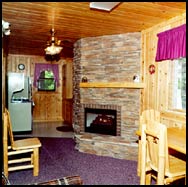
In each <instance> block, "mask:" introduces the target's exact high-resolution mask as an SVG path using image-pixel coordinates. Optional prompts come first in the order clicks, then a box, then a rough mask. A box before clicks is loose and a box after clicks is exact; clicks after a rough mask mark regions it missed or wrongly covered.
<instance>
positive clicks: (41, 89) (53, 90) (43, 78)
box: [37, 70, 56, 92]
mask: <svg viewBox="0 0 188 187" xmlns="http://www.w3.org/2000/svg"><path fill="white" fill-rule="evenodd" d="M46 71H50V72H51V73H52V74H53V77H51V78H49V77H48V78H47V77H45V72H46ZM42 73H44V75H42ZM45 80H53V81H54V83H53V86H54V89H48V88H46V87H43V88H41V87H39V82H40V81H45ZM37 90H38V91H45V92H46V91H49V92H55V91H56V80H55V77H54V73H53V71H52V70H43V71H41V72H40V76H39V78H38V80H37Z"/></svg>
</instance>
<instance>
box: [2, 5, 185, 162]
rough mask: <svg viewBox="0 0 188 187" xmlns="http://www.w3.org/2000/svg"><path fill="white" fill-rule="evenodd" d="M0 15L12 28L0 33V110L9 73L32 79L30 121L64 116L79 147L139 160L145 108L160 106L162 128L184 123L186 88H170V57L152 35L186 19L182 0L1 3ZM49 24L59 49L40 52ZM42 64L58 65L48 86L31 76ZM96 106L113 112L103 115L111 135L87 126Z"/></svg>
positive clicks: (49, 35) (96, 111) (172, 78)
mask: <svg viewBox="0 0 188 187" xmlns="http://www.w3.org/2000/svg"><path fill="white" fill-rule="evenodd" d="M2 19H3V20H4V21H5V22H8V23H10V31H11V32H10V33H9V34H7V33H6V32H4V33H3V35H2V112H3V111H4V109H5V107H7V99H8V95H7V91H6V90H7V87H8V86H7V84H6V77H7V75H8V73H9V72H13V73H23V74H24V75H26V76H29V77H30V79H31V86H32V101H33V103H34V107H32V108H33V109H32V110H33V111H32V120H33V121H34V122H49V121H68V122H69V123H70V124H71V125H72V126H73V128H74V134H75V140H76V142H77V147H78V149H79V150H80V151H83V152H90V153H95V154H103V155H110V156H112V157H117V158H124V159H130V160H137V159H138V158H137V157H138V143H137V140H138V136H137V135H136V134H135V131H136V130H137V129H138V127H139V116H140V114H141V113H142V111H144V110H147V109H154V110H158V111H160V113H161V121H162V122H163V123H165V124H166V125H167V126H181V125H184V126H185V125H186V110H185V106H186V94H185V92H183V90H185V87H184V88H183V86H182V87H181V88H180V93H176V92H177V89H175V90H174V89H173V88H174V87H173V86H174V84H175V82H177V81H176V80H177V77H175V74H176V73H174V71H173V69H176V68H175V65H174V64H175V63H173V62H174V61H175V60H171V59H165V60H160V61H156V53H157V45H158V34H159V33H162V32H164V31H168V30H171V29H174V28H176V27H179V26H182V25H184V24H186V2H121V3H119V4H117V5H116V6H115V7H114V8H112V9H111V10H110V11H106V10H101V9H96V8H91V7H90V3H89V2H68V3H67V2H2ZM52 29H54V30H55V39H54V40H55V41H54V43H55V44H56V43H58V41H57V42H56V40H59V41H60V42H59V43H58V46H59V47H62V50H61V52H60V53H59V54H57V55H54V54H50V55H49V54H47V52H46V53H45V49H46V47H47V46H49V43H53V36H52V35H53V33H51V32H50V31H51V30H52ZM49 41H50V42H49ZM176 60H178V61H181V62H183V64H185V61H186V58H185V57H184V58H178V59H176ZM20 64H21V66H20ZM41 64H42V65H44V66H46V70H49V68H50V67H51V66H54V67H57V68H58V71H57V72H58V73H57V74H56V78H58V80H56V87H55V90H54V91H43V90H40V89H39V88H38V84H37V83H36V82H35V81H36V78H37V75H36V72H37V70H36V68H37V67H38V68H39V67H41V66H40V65H41ZM48 65H49V66H48ZM22 67H24V68H22ZM42 67H43V66H42ZM182 69H184V70H185V68H183V65H182ZM181 73H182V74H183V73H184V75H183V76H185V73H186V72H184V71H182V72H181ZM135 76H137V77H138V79H136V80H133V79H134V77H135ZM38 77H39V76H38ZM35 83H36V84H35ZM184 83H185V80H184ZM176 94H179V96H177V95H176ZM177 98H178V99H177ZM176 99H177V100H178V101H177V102H176V101H175V100H176ZM174 103H175V104H174ZM177 103H178V104H177ZM100 110H105V112H107V111H111V110H115V111H116V113H115V114H114V113H113V112H110V118H108V119H103V120H104V121H105V120H107V121H111V120H112V118H113V119H116V129H115V131H114V133H113V134H110V135H107V136H103V135H101V134H100V133H92V132H90V131H89V132H86V131H85V129H88V130H91V128H89V127H88V126H87V125H88V121H87V120H90V119H89V118H93V116H94V117H96V114H97V115H99V114H100ZM97 117H98V116H97ZM97 117H96V119H95V122H96V121H97ZM86 118H88V119H86ZM93 119H94V118H93ZM13 120H14V119H13ZM90 127H91V126H90ZM103 130H104V129H103ZM114 134H115V135H114ZM93 142H96V144H95V143H93ZM119 142H121V143H119ZM97 143H98V144H97ZM101 144H102V146H101ZM97 145H98V147H97ZM112 145H113V146H112ZM94 146H95V148H93V147H94ZM86 147H87V148H86ZM113 148H114V150H113ZM122 150H123V151H122Z"/></svg>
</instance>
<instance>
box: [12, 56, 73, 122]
mask: <svg viewBox="0 0 188 187" xmlns="http://www.w3.org/2000/svg"><path fill="white" fill-rule="evenodd" d="M71 62H72V59H71V58H67V59H60V60H59V61H58V62H48V61H46V60H45V58H44V57H43V56H34V55H15V54H10V55H9V56H8V71H11V72H24V73H25V74H26V75H28V76H30V77H31V80H32V83H33V80H34V71H35V63H57V64H59V81H60V86H59V87H57V89H56V91H55V92H38V90H37V88H35V87H33V86H32V96H33V101H34V103H35V106H34V107H33V121H56V120H57V121H59V120H61V121H62V120H63V115H62V65H63V64H66V63H71ZM19 63H23V64H24V65H25V70H24V71H20V70H18V68H17V67H18V64H19ZM67 74H68V75H70V74H71V72H70V74H69V73H67ZM68 79H69V81H70V77H69V78H68ZM68 86H72V82H69V85H68ZM69 89H70V88H69Z"/></svg>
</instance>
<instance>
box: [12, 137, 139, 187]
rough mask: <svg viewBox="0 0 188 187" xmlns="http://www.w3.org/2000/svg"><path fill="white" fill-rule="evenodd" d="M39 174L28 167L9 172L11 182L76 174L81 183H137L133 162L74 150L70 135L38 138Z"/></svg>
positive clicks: (42, 180)
mask: <svg viewBox="0 0 188 187" xmlns="http://www.w3.org/2000/svg"><path fill="white" fill-rule="evenodd" d="M39 139H40V140H41V143H42V147H41V149H40V170H39V176H37V177H33V173H32V170H31V169H29V170H21V171H14V172H10V173H9V180H10V183H11V184H14V185H21V184H33V183H36V182H38V183H39V182H44V181H48V180H52V179H57V178H62V177H65V176H72V175H79V176H80V177H81V178H82V180H83V183H84V184H85V185H138V184H139V177H138V176H137V162H135V161H130V160H123V159H115V158H111V157H105V156H96V155H93V154H86V153H81V152H78V151H77V150H76V149H75V148H74V147H75V142H74V140H73V139H72V138H39Z"/></svg>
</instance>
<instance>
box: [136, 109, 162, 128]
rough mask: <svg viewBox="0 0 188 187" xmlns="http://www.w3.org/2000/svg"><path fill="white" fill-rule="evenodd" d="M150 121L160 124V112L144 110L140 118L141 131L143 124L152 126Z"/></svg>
mask: <svg viewBox="0 0 188 187" xmlns="http://www.w3.org/2000/svg"><path fill="white" fill-rule="evenodd" d="M150 121H158V122H160V112H159V111H157V110H154V109H149V110H144V111H143V112H142V114H141V116H140V125H139V130H140V131H141V129H142V124H148V125H150V123H149V122H150Z"/></svg>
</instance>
